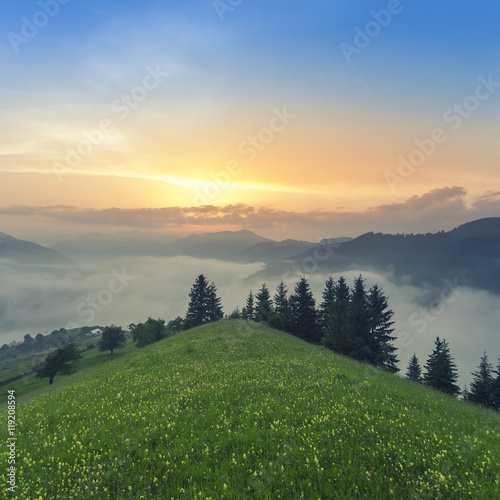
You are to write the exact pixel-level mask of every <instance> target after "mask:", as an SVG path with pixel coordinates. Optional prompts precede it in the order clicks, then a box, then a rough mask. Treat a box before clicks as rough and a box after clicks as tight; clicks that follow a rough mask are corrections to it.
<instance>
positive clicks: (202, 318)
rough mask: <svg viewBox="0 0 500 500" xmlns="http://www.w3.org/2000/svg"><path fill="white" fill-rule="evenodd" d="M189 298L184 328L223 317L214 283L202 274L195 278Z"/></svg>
mask: <svg viewBox="0 0 500 500" xmlns="http://www.w3.org/2000/svg"><path fill="white" fill-rule="evenodd" d="M189 299H190V300H189V305H188V310H187V313H186V321H185V328H186V329H187V328H193V327H195V326H200V325H204V324H205V323H210V322H212V321H219V320H220V319H222V318H223V317H224V314H223V312H222V306H221V300H220V298H219V297H217V289H216V288H215V284H214V283H212V284H209V283H208V281H207V278H206V277H205V276H204V275H203V274H200V275H199V276H198V277H197V278H196V281H195V282H194V285H193V286H192V287H191V291H190V292H189Z"/></svg>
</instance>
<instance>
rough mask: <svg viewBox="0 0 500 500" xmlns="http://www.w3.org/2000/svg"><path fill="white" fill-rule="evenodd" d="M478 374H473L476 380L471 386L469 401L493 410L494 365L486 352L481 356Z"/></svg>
mask: <svg viewBox="0 0 500 500" xmlns="http://www.w3.org/2000/svg"><path fill="white" fill-rule="evenodd" d="M477 368H478V371H477V372H472V376H473V377H474V379H473V380H472V382H471V384H470V390H469V397H468V400H469V401H470V402H471V403H475V404H477V405H481V406H484V407H486V408H493V407H494V406H495V404H494V398H493V381H494V378H493V373H494V372H493V365H492V364H491V363H489V362H488V356H487V355H486V352H485V353H484V354H483V355H482V356H481V362H480V363H479V366H478V367H477Z"/></svg>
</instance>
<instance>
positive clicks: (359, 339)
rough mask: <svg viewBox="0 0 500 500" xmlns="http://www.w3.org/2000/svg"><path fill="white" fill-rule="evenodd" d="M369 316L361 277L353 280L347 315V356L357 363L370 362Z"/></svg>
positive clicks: (371, 356)
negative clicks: (357, 361)
mask: <svg viewBox="0 0 500 500" xmlns="http://www.w3.org/2000/svg"><path fill="white" fill-rule="evenodd" d="M370 326H371V325H370V316H369V310H368V298H367V295H366V291H365V283H364V279H363V277H362V276H359V277H358V278H356V279H355V280H354V287H353V290H352V295H351V303H350V307H349V314H348V316H347V340H348V351H349V352H348V355H349V356H350V357H352V358H354V359H357V360H359V361H368V362H372V359H374V353H373V352H372V349H370Z"/></svg>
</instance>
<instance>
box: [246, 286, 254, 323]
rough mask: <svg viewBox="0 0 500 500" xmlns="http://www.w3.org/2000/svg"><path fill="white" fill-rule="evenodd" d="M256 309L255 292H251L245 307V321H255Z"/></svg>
mask: <svg viewBox="0 0 500 500" xmlns="http://www.w3.org/2000/svg"><path fill="white" fill-rule="evenodd" d="M254 311H255V309H254V297H253V292H252V290H250V293H249V294H248V297H247V303H246V306H245V317H244V319H247V320H248V321H253V320H254V314H255V312H254Z"/></svg>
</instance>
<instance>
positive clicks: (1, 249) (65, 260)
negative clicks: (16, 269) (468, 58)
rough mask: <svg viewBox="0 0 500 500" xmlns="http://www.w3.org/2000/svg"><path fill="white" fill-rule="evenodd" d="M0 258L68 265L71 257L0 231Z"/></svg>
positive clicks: (70, 262) (73, 262) (31, 262)
mask: <svg viewBox="0 0 500 500" xmlns="http://www.w3.org/2000/svg"><path fill="white" fill-rule="evenodd" d="M0 259H10V260H12V261H15V262H18V263H22V264H38V265H70V264H76V262H75V261H74V260H73V259H70V258H69V257H67V256H66V255H63V254H61V253H59V252H57V251H55V250H52V249H50V248H46V247H43V246H41V245H38V244H37V243H32V242H31V241H25V240H18V239H17V238H13V237H12V236H9V235H7V234H4V233H0Z"/></svg>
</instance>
